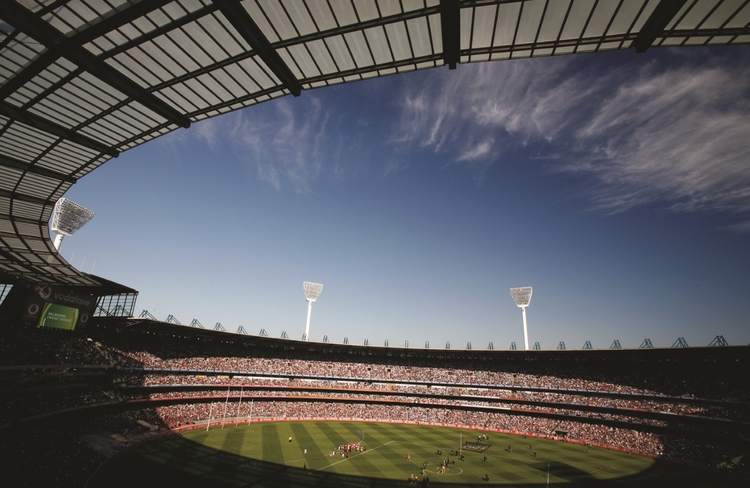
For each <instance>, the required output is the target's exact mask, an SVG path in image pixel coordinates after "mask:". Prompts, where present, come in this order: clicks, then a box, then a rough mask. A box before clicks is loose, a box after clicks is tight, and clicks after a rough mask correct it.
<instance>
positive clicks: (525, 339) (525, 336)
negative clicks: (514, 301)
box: [521, 307, 529, 351]
mask: <svg viewBox="0 0 750 488" xmlns="http://www.w3.org/2000/svg"><path fill="white" fill-rule="evenodd" d="M521 312H522V313H523V343H524V346H525V347H526V350H527V351H528V350H529V329H528V327H527V326H526V307H523V308H521Z"/></svg>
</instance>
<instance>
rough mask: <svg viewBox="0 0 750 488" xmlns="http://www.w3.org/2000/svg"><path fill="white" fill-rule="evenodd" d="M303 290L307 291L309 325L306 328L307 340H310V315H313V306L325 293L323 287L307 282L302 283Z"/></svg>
mask: <svg viewBox="0 0 750 488" xmlns="http://www.w3.org/2000/svg"><path fill="white" fill-rule="evenodd" d="M302 289H303V290H304V291H305V300H307V325H306V326H305V340H306V341H308V340H310V315H312V304H313V302H314V301H315V300H317V299H318V297H319V296H320V292H322V291H323V285H322V284H320V283H312V282H310V281H305V282H304V283H302Z"/></svg>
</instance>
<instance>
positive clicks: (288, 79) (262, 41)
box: [214, 0, 302, 97]
mask: <svg viewBox="0 0 750 488" xmlns="http://www.w3.org/2000/svg"><path fill="white" fill-rule="evenodd" d="M214 3H215V4H216V5H218V6H219V10H221V13H222V14H224V17H226V19H227V20H228V21H229V23H231V24H232V26H233V27H234V28H235V29H237V32H239V34H240V35H241V36H242V38H243V39H245V41H246V42H247V43H248V44H250V46H251V47H252V48H253V50H255V51H257V53H258V56H259V57H260V58H261V59H262V60H263V62H264V63H266V65H267V66H268V67H269V68H270V69H271V71H273V74H275V75H276V76H277V77H278V78H279V80H280V81H281V83H282V84H283V85H284V87H286V89H287V90H289V91H290V92H291V93H292V95H294V96H295V97H298V96H300V93H302V85H301V84H300V82H299V80H297V78H296V77H295V76H294V73H292V70H290V69H289V66H287V65H286V63H285V62H284V60H283V59H281V56H279V53H277V52H276V49H274V48H273V46H271V43H270V42H269V40H268V39H267V38H266V36H265V35H263V31H261V30H260V28H259V27H258V24H256V23H255V21H254V20H253V19H252V17H250V14H248V13H247V10H245V8H244V7H243V6H242V5H240V2H239V1H237V0H214Z"/></svg>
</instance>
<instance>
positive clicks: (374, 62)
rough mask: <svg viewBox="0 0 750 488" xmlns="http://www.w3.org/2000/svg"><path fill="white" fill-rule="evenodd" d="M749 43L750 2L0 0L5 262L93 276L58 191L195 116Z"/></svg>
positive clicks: (25, 275) (76, 280) (41, 278)
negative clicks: (65, 228) (418, 76)
mask: <svg viewBox="0 0 750 488" xmlns="http://www.w3.org/2000/svg"><path fill="white" fill-rule="evenodd" d="M748 42H750V2H748V0H472V1H469V0H466V1H459V0H247V1H242V2H240V1H238V0H213V1H211V0H177V1H168V0H140V1H138V0H130V1H127V0H109V1H103V0H0V80H1V84H0V275H7V276H11V277H13V278H15V279H22V280H24V281H27V282H31V283H49V284H65V285H96V284H98V282H97V280H96V279H95V278H94V277H92V276H89V275H86V274H84V273H82V272H80V271H78V270H76V269H75V268H73V267H72V266H71V265H70V264H69V263H68V262H67V261H65V260H64V259H63V258H62V257H61V256H60V255H59V254H58V253H57V251H55V249H54V246H53V244H52V242H51V240H50V235H49V228H48V222H49V219H50V215H51V213H52V210H53V207H54V204H55V202H56V201H57V200H58V199H59V198H60V197H61V196H63V195H64V194H65V192H66V191H67V190H68V188H70V186H71V185H73V184H74V183H76V182H77V181H78V180H79V179H80V178H81V177H83V176H85V175H87V174H88V173H89V172H91V171H93V170H94V169H96V168H97V167H99V166H100V165H102V164H104V163H105V162H107V161H108V160H109V159H111V158H114V157H117V156H118V155H119V154H120V153H121V152H122V151H126V150H128V149H131V148H133V147H135V146H138V145H139V144H143V143H145V142H148V141H150V140H151V139H154V138H156V137H159V136H161V135H164V134H166V133H168V132H171V131H173V130H176V129H179V128H188V127H190V124H191V123H192V122H195V121H199V120H203V119H206V118H208V117H213V116H216V115H220V114H223V113H226V112H230V111H233V110H237V109H241V108H244V107H248V106H251V105H255V104H257V103H260V102H264V101H268V100H272V99H274V98H279V97H283V96H286V95H290V94H291V95H294V96H299V95H300V94H301V93H302V92H303V91H305V90H311V89H314V88H320V87H325V86H328V85H335V84H339V83H347V82H352V81H359V80H364V79H368V78H373V77H379V76H386V75H392V74H397V73H403V72H408V71H414V70H423V69H428V68H436V67H441V66H445V65H447V66H448V67H449V68H450V69H453V68H455V67H456V66H457V65H458V64H462V63H471V62H484V61H494V60H512V59H522V58H530V57H542V56H556V55H563V54H576V53H589V52H598V51H608V50H618V49H631V48H633V49H635V50H636V51H638V52H643V51H645V50H647V49H649V48H651V47H666V46H669V47H673V46H704V45H731V44H740V43H748ZM94 210H95V209H94Z"/></svg>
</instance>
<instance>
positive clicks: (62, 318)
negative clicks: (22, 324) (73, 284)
mask: <svg viewBox="0 0 750 488" xmlns="http://www.w3.org/2000/svg"><path fill="white" fill-rule="evenodd" d="M95 307H96V297H95V296H93V295H87V294H83V293H79V292H76V291H73V290H69V289H64V288H62V287H52V286H37V287H36V288H35V289H34V290H32V291H31V292H30V293H29V298H28V300H27V302H26V309H25V312H24V320H26V321H28V322H33V323H36V326H37V327H50V328H53V329H65V330H74V329H76V328H83V327H86V324H87V323H88V320H89V317H91V316H92V315H93V313H94V308H95Z"/></svg>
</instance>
